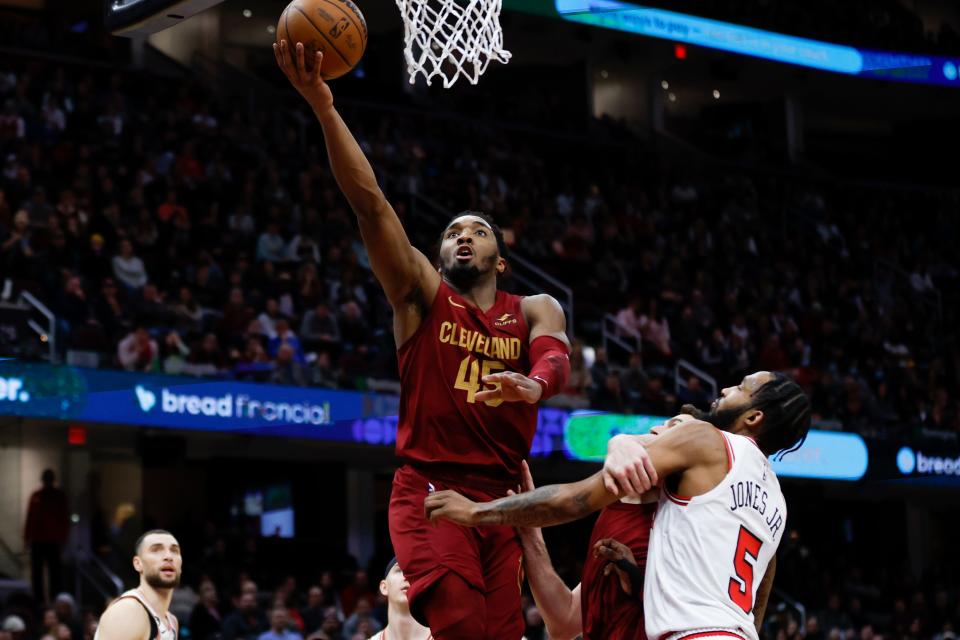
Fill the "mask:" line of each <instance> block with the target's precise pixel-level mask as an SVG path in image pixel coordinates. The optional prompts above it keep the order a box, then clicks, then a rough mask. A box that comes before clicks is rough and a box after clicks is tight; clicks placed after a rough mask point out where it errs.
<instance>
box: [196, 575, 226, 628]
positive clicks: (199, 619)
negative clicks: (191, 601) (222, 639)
mask: <svg viewBox="0 0 960 640" xmlns="http://www.w3.org/2000/svg"><path fill="white" fill-rule="evenodd" d="M222 623H223V614H222V613H221V611H220V604H219V599H218V598H217V588H216V586H214V584H213V582H211V581H210V580H204V581H203V582H202V583H201V584H200V601H199V602H198V603H197V604H196V605H195V606H194V607H193V612H191V614H190V636H191V637H192V638H195V640H215V639H216V638H218V637H219V636H220V631H221V627H222Z"/></svg>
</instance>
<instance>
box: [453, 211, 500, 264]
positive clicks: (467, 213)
mask: <svg viewBox="0 0 960 640" xmlns="http://www.w3.org/2000/svg"><path fill="white" fill-rule="evenodd" d="M463 216H474V217H476V218H480V219H481V220H483V221H484V222H486V223H487V224H488V225H490V229H491V230H492V231H493V237H494V238H496V240H497V252H499V253H500V257H501V258H504V259H506V257H507V254H508V253H509V252H510V250H509V249H508V248H507V242H506V241H505V240H504V239H503V229H501V228H500V227H499V226H497V223H496V222H494V221H493V218H492V217H490V216H488V215H487V214H485V213H484V212H483V211H470V210H467V211H461V212H460V213H458V214H456V215H455V216H453V217H452V218H450V220H449V221H448V222H447V224H446V226H444V227H443V230H444V231H446V230H447V229H449V228H450V225H451V224H453V221H454V220H456V219H457V218H462V217H463ZM440 241H441V242H442V241H443V235H442V233H441V236H440Z"/></svg>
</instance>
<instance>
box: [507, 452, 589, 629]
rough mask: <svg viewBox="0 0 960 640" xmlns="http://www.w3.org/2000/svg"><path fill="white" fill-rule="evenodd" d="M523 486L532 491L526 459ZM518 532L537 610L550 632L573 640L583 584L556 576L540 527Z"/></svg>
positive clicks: (578, 622)
mask: <svg viewBox="0 0 960 640" xmlns="http://www.w3.org/2000/svg"><path fill="white" fill-rule="evenodd" d="M520 475H521V478H522V481H523V482H522V485H521V489H522V491H523V492H529V491H533V490H534V489H535V488H536V487H535V486H534V484H533V476H532V475H531V474H530V467H529V466H528V465H527V462H526V461H524V462H523V463H522V464H521V469H520ZM517 535H518V536H519V537H520V546H521V547H523V567H524V573H525V574H526V576H527V582H528V583H529V584H530V592H531V593H532V594H533V600H534V602H536V603H537V609H538V610H539V611H540V615H541V617H542V618H543V622H544V625H545V626H546V628H547V634H548V635H549V636H550V638H552V639H553V640H572V639H573V638H576V637H577V636H579V635H580V634H581V632H582V631H583V620H582V616H581V608H580V606H581V604H580V585H579V584H578V585H577V586H576V587H574V588H573V589H570V587H568V586H567V585H566V583H565V582H564V581H563V580H562V579H561V578H560V576H558V575H557V571H556V569H554V568H553V563H552V562H551V561H550V553H549V552H548V551H547V544H546V542H544V540H543V533H542V532H541V531H540V529H539V528H537V527H519V528H517Z"/></svg>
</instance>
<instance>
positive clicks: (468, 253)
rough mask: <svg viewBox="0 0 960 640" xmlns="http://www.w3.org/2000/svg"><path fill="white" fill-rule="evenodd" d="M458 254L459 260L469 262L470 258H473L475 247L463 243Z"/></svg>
mask: <svg viewBox="0 0 960 640" xmlns="http://www.w3.org/2000/svg"><path fill="white" fill-rule="evenodd" d="M456 255H457V261H458V262H468V261H469V260H471V259H473V249H471V248H470V247H468V246H467V245H462V246H461V247H460V248H459V249H457V254H456Z"/></svg>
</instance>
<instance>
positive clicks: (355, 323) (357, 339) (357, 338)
mask: <svg viewBox="0 0 960 640" xmlns="http://www.w3.org/2000/svg"><path fill="white" fill-rule="evenodd" d="M339 325H340V335H341V336H342V337H343V342H346V343H348V344H351V345H353V346H355V347H359V346H361V345H365V344H367V341H368V340H369V339H370V327H369V326H368V325H367V321H366V320H365V319H364V317H363V310H362V309H361V308H360V305H359V304H357V303H356V302H354V301H353V300H350V301H348V302H345V303H344V304H343V305H342V306H341V307H340V320H339Z"/></svg>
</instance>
